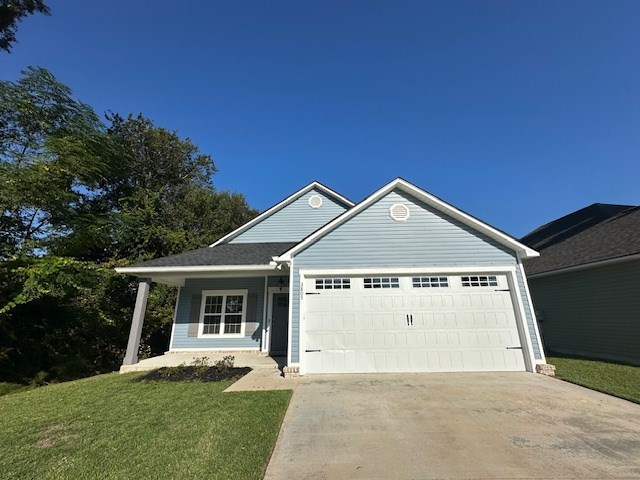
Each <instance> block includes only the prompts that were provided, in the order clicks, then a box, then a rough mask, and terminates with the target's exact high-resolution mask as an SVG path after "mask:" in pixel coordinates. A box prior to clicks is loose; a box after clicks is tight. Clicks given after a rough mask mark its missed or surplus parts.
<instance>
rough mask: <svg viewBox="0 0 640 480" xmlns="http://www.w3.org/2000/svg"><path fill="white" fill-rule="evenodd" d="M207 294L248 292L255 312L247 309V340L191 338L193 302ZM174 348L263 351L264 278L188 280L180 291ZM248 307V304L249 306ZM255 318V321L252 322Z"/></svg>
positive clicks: (174, 332) (245, 337) (174, 331)
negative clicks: (204, 291)
mask: <svg viewBox="0 0 640 480" xmlns="http://www.w3.org/2000/svg"><path fill="white" fill-rule="evenodd" d="M203 290H248V292H247V295H248V296H249V297H250V299H251V301H252V302H256V303H255V308H250V306H249V305H247V307H248V308H247V318H246V322H247V325H246V327H245V336H244V337H243V338H224V337H222V338H198V337H197V336H189V335H188V331H189V322H190V319H191V318H192V317H191V305H192V298H193V297H194V296H201V295H202V291H203ZM179 295H180V296H179V298H178V305H177V308H176V320H175V326H174V328H173V338H172V343H171V348H172V349H173V350H175V349H180V348H191V349H197V348H202V349H208V348H219V349H224V348H247V349H254V348H258V347H260V339H261V336H262V322H263V318H264V314H263V312H264V277H251V278H201V279H188V280H187V281H186V283H185V285H184V287H182V288H181V289H180V293H179ZM247 303H248V302H247ZM249 315H252V318H249Z"/></svg>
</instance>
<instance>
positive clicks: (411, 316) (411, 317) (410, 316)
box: [409, 314, 413, 326]
mask: <svg viewBox="0 0 640 480" xmlns="http://www.w3.org/2000/svg"><path fill="white" fill-rule="evenodd" d="M409 318H410V319H411V326H413V314H411V315H409Z"/></svg>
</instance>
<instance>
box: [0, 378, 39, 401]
mask: <svg viewBox="0 0 640 480" xmlns="http://www.w3.org/2000/svg"><path fill="white" fill-rule="evenodd" d="M32 388H35V387H31V386H29V385H22V384H21V383H9V382H0V397H2V396H3V395H9V394H10V393H17V392H23V391H25V390H30V389H32Z"/></svg>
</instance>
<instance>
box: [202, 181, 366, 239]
mask: <svg viewBox="0 0 640 480" xmlns="http://www.w3.org/2000/svg"><path fill="white" fill-rule="evenodd" d="M314 188H317V189H318V190H321V191H322V192H324V193H326V194H327V195H329V196H332V197H335V198H337V199H339V200H340V201H341V202H343V203H345V204H347V205H349V206H351V207H353V205H354V203H353V202H352V201H351V200H349V199H347V198H345V197H343V196H342V195H340V194H339V193H337V192H334V191H333V190H331V189H330V188H328V187H325V186H324V185H322V184H321V183H318V182H311V183H310V184H309V185H307V186H306V187H303V188H301V189H300V190H298V191H297V192H295V193H293V194H291V195H289V196H288V197H287V198H285V199H284V200H282V201H281V202H280V203H278V204H276V205H274V206H273V207H271V208H270V209H268V210H265V211H264V212H262V213H261V214H260V215H258V216H257V217H256V218H254V219H253V220H250V221H248V222H247V223H245V224H244V225H242V226H240V227H238V228H236V229H235V230H234V231H233V232H231V233H228V234H227V235H225V236H224V237H222V238H220V239H218V240H217V241H215V242H214V243H212V244H211V245H209V246H210V247H215V246H216V245H220V244H221V243H224V242H226V241H227V240H229V239H232V238H234V237H237V236H238V235H240V234H241V233H243V232H245V231H247V230H249V229H250V228H251V227H253V226H254V225H257V224H258V223H260V222H261V221H263V220H264V219H266V218H267V217H270V216H271V215H272V214H274V213H275V212H277V211H278V210H280V209H282V208H284V207H285V206H287V205H288V204H289V203H291V202H293V201H294V200H297V199H298V198H300V197H301V196H302V195H304V194H305V193H307V192H309V191H311V190H313V189H314Z"/></svg>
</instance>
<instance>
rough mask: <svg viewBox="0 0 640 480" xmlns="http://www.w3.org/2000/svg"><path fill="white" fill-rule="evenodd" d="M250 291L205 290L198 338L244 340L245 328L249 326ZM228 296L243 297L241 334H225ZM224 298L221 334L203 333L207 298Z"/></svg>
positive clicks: (201, 304)
mask: <svg viewBox="0 0 640 480" xmlns="http://www.w3.org/2000/svg"><path fill="white" fill-rule="evenodd" d="M248 293H249V290H203V291H202V301H201V302H200V319H199V324H198V338H242V337H244V333H245V327H246V325H247V322H246V319H247V297H248V296H249V295H248ZM228 295H242V318H241V319H240V333H224V317H225V315H226V314H225V313H224V308H225V305H226V298H227V296H228ZM213 296H222V297H223V298H222V313H221V314H220V315H221V318H220V333H203V332H204V315H205V313H204V306H205V304H206V301H207V297H213Z"/></svg>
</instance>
